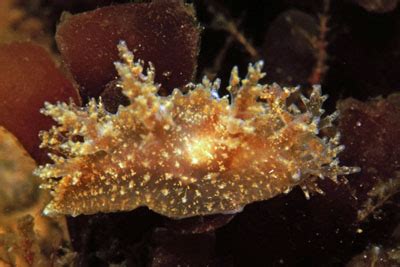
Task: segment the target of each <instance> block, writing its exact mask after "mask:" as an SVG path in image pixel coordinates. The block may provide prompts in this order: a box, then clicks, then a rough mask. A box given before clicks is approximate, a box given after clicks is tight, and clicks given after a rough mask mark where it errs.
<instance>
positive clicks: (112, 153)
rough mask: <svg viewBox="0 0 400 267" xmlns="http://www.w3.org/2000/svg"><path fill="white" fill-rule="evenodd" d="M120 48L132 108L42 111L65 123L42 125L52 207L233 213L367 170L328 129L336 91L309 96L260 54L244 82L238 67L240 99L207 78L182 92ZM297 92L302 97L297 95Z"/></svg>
mask: <svg viewBox="0 0 400 267" xmlns="http://www.w3.org/2000/svg"><path fill="white" fill-rule="evenodd" d="M118 49H119V52H120V56H121V58H122V62H117V63H115V66H116V69H117V71H118V74H119V77H120V79H119V83H118V86H119V87H120V88H121V90H122V92H123V93H124V94H125V95H126V96H127V97H128V98H129V100H130V104H129V105H128V106H119V108H118V111H117V113H116V114H112V113H109V112H107V111H106V109H105V107H104V105H103V103H102V101H101V99H100V100H99V102H96V100H94V99H92V100H91V101H90V102H89V103H88V105H87V106H86V107H78V106H76V105H75V104H73V103H71V104H66V103H57V104H50V103H46V105H45V108H44V109H43V110H42V112H43V113H44V114H46V115H48V116H51V117H52V118H53V119H54V120H55V121H56V122H57V123H58V126H54V127H53V128H52V129H50V130H49V131H47V132H42V134H41V138H42V147H47V148H49V149H50V150H52V151H53V153H52V154H50V156H51V158H52V160H53V161H54V163H53V164H47V165H45V166H40V167H39V168H38V169H37V170H36V174H37V175H39V176H40V177H41V178H42V179H43V180H44V183H43V185H42V187H43V188H47V189H49V190H51V191H52V195H53V199H52V201H51V202H50V203H49V204H48V205H47V207H46V209H45V214H48V215H51V214H70V215H73V216H76V215H79V214H92V213H97V212H114V211H126V210H132V209H135V208H136V207H139V206H147V207H149V208H150V209H152V210H154V211H156V212H158V213H161V214H163V215H166V216H169V217H173V218H182V217H189V216H196V215H207V214H215V213H232V212H237V211H240V210H241V209H242V208H243V206H245V205H246V204H248V203H251V202H254V201H259V200H266V199H269V198H272V197H274V196H276V195H278V194H280V193H283V192H289V191H290V190H291V189H292V188H293V187H294V186H296V185H300V186H301V187H302V188H303V189H304V191H305V192H306V195H308V192H309V191H320V190H319V189H318V186H317V185H316V181H317V179H318V177H321V178H323V177H329V178H331V179H332V180H334V181H336V178H337V176H338V175H347V174H350V173H353V172H356V171H358V168H356V167H345V166H339V161H338V159H337V154H338V153H339V152H340V151H342V150H343V148H344V147H343V146H341V145H339V133H337V134H336V135H334V136H332V137H327V136H326V137H321V136H320V135H321V134H320V130H321V129H324V128H332V129H333V126H332V121H333V120H334V119H335V118H336V116H337V113H334V114H332V115H329V116H324V117H321V116H322V114H323V113H324V110H323V109H322V108H321V105H322V103H323V102H324V101H325V99H326V96H322V95H321V90H320V88H319V87H318V86H315V87H314V88H313V90H312V93H311V95H310V97H309V98H306V97H304V96H302V95H300V94H298V88H281V87H280V86H279V85H277V84H272V85H264V84H260V83H259V80H260V79H261V78H263V76H264V73H262V72H261V68H262V65H263V64H262V62H261V61H260V62H258V63H256V64H254V65H249V68H248V74H247V76H246V78H245V79H240V78H239V76H238V70H237V68H234V69H233V70H232V75H231V79H230V85H229V86H228V88H227V89H228V91H229V92H230V97H229V96H224V97H220V96H219V94H218V89H219V80H216V81H215V82H210V81H209V80H208V79H207V78H204V79H203V81H202V83H201V84H197V85H192V90H190V91H189V92H188V93H187V94H185V95H184V94H182V93H181V92H180V91H179V90H178V89H175V90H174V91H173V93H172V94H171V95H170V96H167V97H162V96H159V95H158V94H157V91H158V89H159V85H157V84H155V83H154V76H155V70H154V68H153V66H152V65H151V64H150V67H149V68H148V69H147V72H146V73H144V71H143V62H140V61H137V62H135V61H134V58H133V54H132V53H131V52H130V51H129V50H128V48H127V46H126V44H125V43H124V42H121V43H120V44H119V45H118ZM295 93H296V94H295ZM295 95H299V96H300V99H301V103H300V104H299V105H295V104H294V103H293V101H289V100H288V98H289V97H292V96H295Z"/></svg>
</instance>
